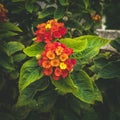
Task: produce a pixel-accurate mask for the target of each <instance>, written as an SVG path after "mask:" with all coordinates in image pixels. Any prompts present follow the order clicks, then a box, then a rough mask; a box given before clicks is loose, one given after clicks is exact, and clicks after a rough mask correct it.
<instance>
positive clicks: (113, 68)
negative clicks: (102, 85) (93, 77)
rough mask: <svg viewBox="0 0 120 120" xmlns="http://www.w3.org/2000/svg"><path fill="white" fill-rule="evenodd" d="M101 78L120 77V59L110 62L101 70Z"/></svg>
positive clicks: (99, 74) (99, 73)
mask: <svg viewBox="0 0 120 120" xmlns="http://www.w3.org/2000/svg"><path fill="white" fill-rule="evenodd" d="M98 76H99V77H101V78H105V79H109V78H120V61H114V62H109V63H108V64H106V65H105V66H104V67H103V68H102V69H101V70H100V71H99V72H98Z"/></svg>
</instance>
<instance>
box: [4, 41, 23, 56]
mask: <svg viewBox="0 0 120 120" xmlns="http://www.w3.org/2000/svg"><path fill="white" fill-rule="evenodd" d="M4 47H5V50H6V52H7V54H8V55H9V56H11V55H12V54H14V53H16V52H18V51H21V50H23V49H24V45H23V44H22V43H20V42H16V41H14V42H8V43H7V44H6V45H5V46H4Z"/></svg>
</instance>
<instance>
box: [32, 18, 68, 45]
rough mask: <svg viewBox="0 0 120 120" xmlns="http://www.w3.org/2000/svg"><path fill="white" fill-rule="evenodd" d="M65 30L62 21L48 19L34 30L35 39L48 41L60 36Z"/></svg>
mask: <svg viewBox="0 0 120 120" xmlns="http://www.w3.org/2000/svg"><path fill="white" fill-rule="evenodd" d="M66 32H67V29H66V28H65V27H64V23H60V22H58V21H57V20H56V19H53V20H48V21H47V22H46V23H42V24H39V25H38V26H37V30H36V31H35V32H34V35H35V36H36V38H35V41H36V42H45V43H49V42H51V41H52V40H53V39H56V38H58V39H59V38H62V37H63V36H64V35H65V34H66Z"/></svg>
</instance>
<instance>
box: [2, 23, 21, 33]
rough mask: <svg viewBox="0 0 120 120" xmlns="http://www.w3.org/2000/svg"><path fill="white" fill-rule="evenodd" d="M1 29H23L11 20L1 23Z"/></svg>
mask: <svg viewBox="0 0 120 120" xmlns="http://www.w3.org/2000/svg"><path fill="white" fill-rule="evenodd" d="M0 31H16V32H22V30H21V29H20V28H19V27H18V26H17V25H15V24H13V23H10V22H4V23H0Z"/></svg>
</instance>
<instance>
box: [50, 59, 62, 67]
mask: <svg viewBox="0 0 120 120" xmlns="http://www.w3.org/2000/svg"><path fill="white" fill-rule="evenodd" d="M50 63H51V65H52V66H53V67H57V66H59V64H60V61H59V60H58V59H54V60H51V62H50Z"/></svg>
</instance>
